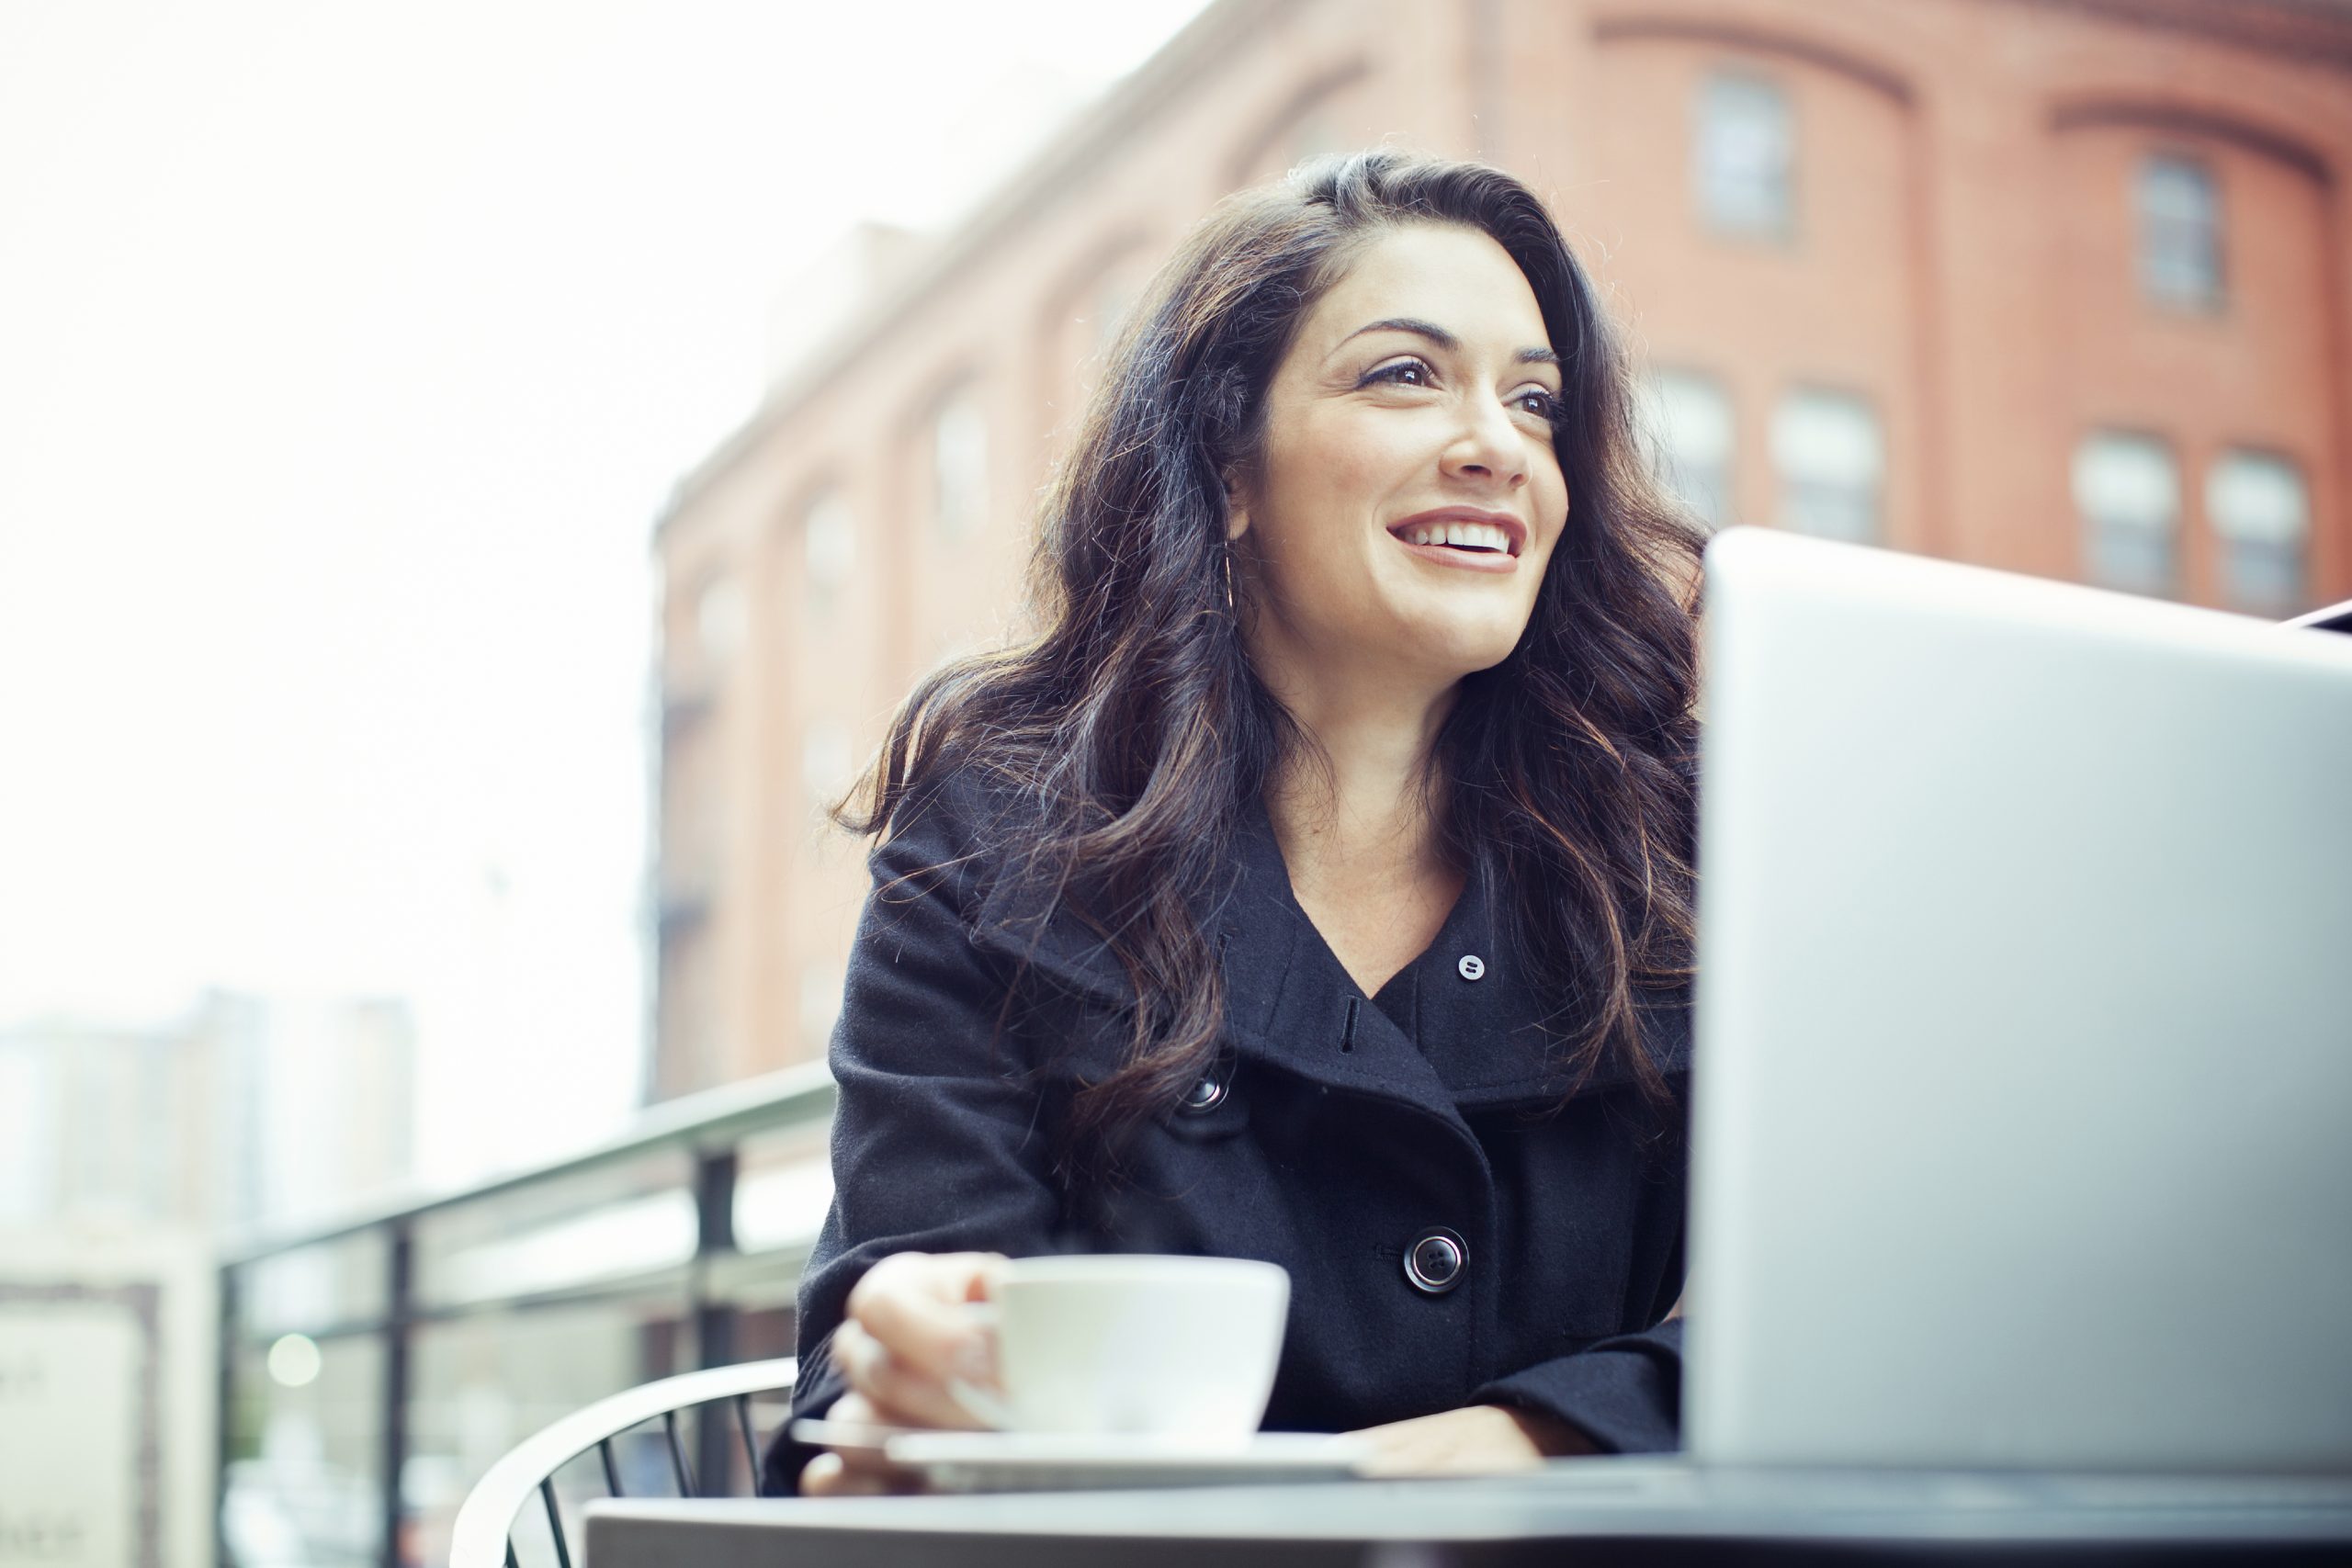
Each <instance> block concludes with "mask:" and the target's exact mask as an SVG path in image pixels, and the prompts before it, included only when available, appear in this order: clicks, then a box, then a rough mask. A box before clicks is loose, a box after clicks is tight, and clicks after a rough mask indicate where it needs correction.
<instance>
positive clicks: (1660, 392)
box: [1639, 370, 1737, 531]
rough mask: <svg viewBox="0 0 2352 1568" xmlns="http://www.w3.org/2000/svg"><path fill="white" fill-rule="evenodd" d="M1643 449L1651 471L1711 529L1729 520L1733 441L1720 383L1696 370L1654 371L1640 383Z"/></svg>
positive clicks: (1725, 396) (1726, 398) (1727, 402)
mask: <svg viewBox="0 0 2352 1568" xmlns="http://www.w3.org/2000/svg"><path fill="white" fill-rule="evenodd" d="M1640 395H1641V406H1640V410H1639V421H1640V434H1641V440H1642V448H1643V451H1644V453H1645V455H1646V456H1647V457H1648V458H1649V465H1650V471H1651V472H1652V473H1654V474H1656V475H1657V477H1658V479H1659V481H1660V482H1661V483H1663V484H1664V485H1665V486H1666V487H1667V488H1668V490H1671V491H1674V493H1675V494H1676V495H1677V496H1678V497H1679V498H1680V500H1681V502H1682V504H1683V505H1685V506H1687V507H1689V508H1690V509H1691V511H1692V512H1693V513H1697V514H1698V517H1699V520H1700V521H1701V522H1702V523H1704V524H1705V525H1707V527H1708V528H1709V529H1710V530H1711V531H1712V530H1713V529H1716V528H1720V527H1722V526H1724V525H1725V524H1726V523H1729V522H1730V521H1731V486H1732V464H1733V458H1734V456H1735V452H1736V445H1737V440H1736V432H1735V427H1734V425H1733V423H1732V413H1731V397H1730V395H1729V394H1728V393H1726V392H1725V391H1724V389H1723V383H1722V382H1720V381H1718V380H1716V379H1715V378H1713V377H1712V376H1708V375H1703V374H1702V373H1701V372H1699V371H1695V370H1659V371H1656V372H1653V373H1652V374H1651V375H1650V376H1648V377H1647V378H1645V379H1644V380H1643V382H1642V386H1641V394H1640Z"/></svg>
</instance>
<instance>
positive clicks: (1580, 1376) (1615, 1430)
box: [1470, 1317, 1682, 1454]
mask: <svg viewBox="0 0 2352 1568" xmlns="http://www.w3.org/2000/svg"><path fill="white" fill-rule="evenodd" d="M1470 1403H1471V1404H1511V1405H1517V1406H1519V1407H1520V1408H1521V1409H1526V1410H1535V1411H1540V1412H1542V1413H1543V1414H1544V1415H1546V1416H1554V1417H1555V1418H1557V1419H1559V1420H1562V1421H1565V1422H1566V1423H1567V1424H1568V1425H1569V1426H1571V1427H1575V1428H1576V1429H1577V1430H1578V1431H1579V1432H1582V1433H1583V1434H1584V1435H1585V1436H1586V1437H1588V1438H1591V1439H1592V1442H1593V1446H1594V1447H1596V1448H1598V1449H1600V1450H1601V1451H1602V1452H1603V1453H1614V1454H1638V1453H1665V1452H1669V1451H1671V1450H1675V1449H1677V1448H1679V1447H1680V1446H1681V1427H1682V1319H1680V1318H1679V1317H1678V1318H1673V1319H1670V1320H1669V1321H1668V1322H1665V1323H1661V1324H1659V1325H1657V1327H1655V1328H1649V1329H1645V1330H1644V1331H1642V1332H1641V1333H1639V1334H1620V1335H1615V1336H1613V1337H1610V1338H1607V1339H1602V1340H1600V1341H1598V1342H1596V1343H1594V1344H1591V1345H1588V1346H1586V1347H1585V1348H1583V1349H1581V1350H1579V1351H1577V1353H1576V1354H1574V1355H1572V1356H1560V1357H1556V1358H1555V1359H1551V1360H1548V1361H1538V1362H1536V1363H1535V1364H1534V1365H1533V1366H1532V1367H1526V1368H1522V1369H1521V1371H1516V1372H1512V1373H1511V1374H1510V1375H1509V1376H1507V1377H1501V1378H1497V1379H1496V1380H1495V1381H1494V1382H1490V1383H1488V1384H1487V1385H1486V1386H1485V1387H1484V1388H1481V1389H1480V1390H1478V1392H1477V1393H1475V1394H1473V1395H1472V1396H1471V1398H1470Z"/></svg>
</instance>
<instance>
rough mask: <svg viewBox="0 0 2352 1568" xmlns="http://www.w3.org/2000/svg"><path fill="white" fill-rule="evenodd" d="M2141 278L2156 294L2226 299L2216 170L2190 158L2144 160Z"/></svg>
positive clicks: (2175, 301)
mask: <svg viewBox="0 0 2352 1568" xmlns="http://www.w3.org/2000/svg"><path fill="white" fill-rule="evenodd" d="M2139 202H2140V282H2141V286H2142V287H2143V288H2145V289H2146V290H2147V293H2148V297H2149V298H2150V299H2157V300H2161V301H2162V302H2164V303H2165V304H2168V305H2188V306H2195V307H2198V308H2199V309H2211V308H2212V307H2214V306H2217V305H2219V304H2220V303H2221V301H2222V203H2221V197H2220V194H2219V192H2218V191H2217V190H2216V188H2215V186H2214V183H2213V175H2212V173H2211V171H2210V170H2208V169H2207V168H2206V167H2205V166H2204V165H2203V164H2195V163H2191V162H2190V161H2188V159H2186V158H2174V157H2154V158H2150V159H2148V160H2147V161H2146V162H2145V163H2143V164H2141V165H2140V181H2139Z"/></svg>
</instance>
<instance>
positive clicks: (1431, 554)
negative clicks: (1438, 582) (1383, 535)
mask: <svg viewBox="0 0 2352 1568" xmlns="http://www.w3.org/2000/svg"><path fill="white" fill-rule="evenodd" d="M1389 537H1390V538H1392V539H1396V540H1397V547H1398V548H1399V549H1402V550H1405V551H1407V552H1408V553H1409V554H1412V555H1416V556H1419V557H1420V558H1421V559H1423V560H1425V561H1430V562H1432V563H1434V564H1435V565H1438V566H1445V567H1452V568H1453V570H1456V571H1483V572H1487V573H1489V574H1500V575H1503V576H1508V575H1510V573H1511V572H1513V571H1516V570H1519V558H1518V557H1517V556H1514V555H1510V554H1508V553H1506V552H1505V551H1502V550H1465V549H1463V548H1461V547H1458V546H1454V545H1408V544H1407V543H1405V541H1404V540H1402V539H1399V538H1397V536H1396V535H1394V534H1391V535H1389Z"/></svg>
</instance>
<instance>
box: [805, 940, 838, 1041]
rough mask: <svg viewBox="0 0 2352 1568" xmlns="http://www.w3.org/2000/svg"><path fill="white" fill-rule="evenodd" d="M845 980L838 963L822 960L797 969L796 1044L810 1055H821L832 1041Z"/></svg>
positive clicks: (816, 960)
mask: <svg viewBox="0 0 2352 1568" xmlns="http://www.w3.org/2000/svg"><path fill="white" fill-rule="evenodd" d="M846 979H847V976H844V975H843V974H842V969H841V966H840V965H839V964H831V963H827V962H825V961H824V960H822V959H811V960H809V962H808V963H806V964H802V965H801V966H800V1043H801V1044H802V1045H803V1046H804V1047H805V1048H806V1049H807V1050H808V1051H809V1055H822V1054H823V1053H824V1049H825V1045H826V1043H827V1042H828V1041H830V1040H831V1038H832V1035H833V1021H834V1020H835V1019H837V1018H839V1017H841V1013H842V984H843V983H844V982H845V980H846Z"/></svg>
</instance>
